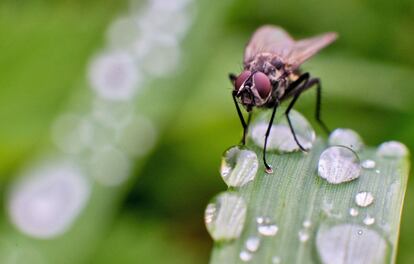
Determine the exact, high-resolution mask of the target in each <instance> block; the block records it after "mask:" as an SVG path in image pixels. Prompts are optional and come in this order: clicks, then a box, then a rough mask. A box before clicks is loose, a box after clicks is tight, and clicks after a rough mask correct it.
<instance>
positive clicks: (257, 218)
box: [256, 216, 265, 224]
mask: <svg viewBox="0 0 414 264" xmlns="http://www.w3.org/2000/svg"><path fill="white" fill-rule="evenodd" d="M264 221H265V218H264V217H263V216H258V217H256V223H258V224H263V223H264Z"/></svg>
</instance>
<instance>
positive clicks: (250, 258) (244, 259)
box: [239, 250, 253, 262]
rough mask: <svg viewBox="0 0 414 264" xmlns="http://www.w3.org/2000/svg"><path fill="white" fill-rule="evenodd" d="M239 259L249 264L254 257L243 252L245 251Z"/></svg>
mask: <svg viewBox="0 0 414 264" xmlns="http://www.w3.org/2000/svg"><path fill="white" fill-rule="evenodd" d="M239 257H240V259H241V260H242V261H244V262H248V261H250V260H252V257H253V256H252V254H251V253H250V252H248V251H245V250H243V251H241V252H240V254H239Z"/></svg>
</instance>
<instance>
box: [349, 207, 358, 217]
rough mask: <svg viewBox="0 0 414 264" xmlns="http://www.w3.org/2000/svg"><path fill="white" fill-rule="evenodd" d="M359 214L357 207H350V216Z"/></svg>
mask: <svg viewBox="0 0 414 264" xmlns="http://www.w3.org/2000/svg"><path fill="white" fill-rule="evenodd" d="M358 214H359V212H358V209H355V208H351V209H349V215H350V216H357V215H358Z"/></svg>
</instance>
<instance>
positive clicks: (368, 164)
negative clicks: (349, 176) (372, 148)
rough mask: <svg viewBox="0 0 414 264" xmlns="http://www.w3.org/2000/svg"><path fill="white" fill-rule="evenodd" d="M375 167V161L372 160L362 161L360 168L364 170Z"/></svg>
mask: <svg viewBox="0 0 414 264" xmlns="http://www.w3.org/2000/svg"><path fill="white" fill-rule="evenodd" d="M375 165H376V163H375V161H373V160H369V159H368V160H364V161H363V162H362V163H361V166H362V168H364V169H373V168H375Z"/></svg>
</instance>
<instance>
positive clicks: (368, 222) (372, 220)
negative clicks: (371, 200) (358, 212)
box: [363, 215, 375, 225]
mask: <svg viewBox="0 0 414 264" xmlns="http://www.w3.org/2000/svg"><path fill="white" fill-rule="evenodd" d="M363 222H364V224H366V225H372V224H374V223H375V218H373V217H371V216H369V215H367V216H366V217H365V218H364V220H363Z"/></svg>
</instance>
